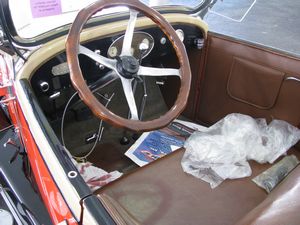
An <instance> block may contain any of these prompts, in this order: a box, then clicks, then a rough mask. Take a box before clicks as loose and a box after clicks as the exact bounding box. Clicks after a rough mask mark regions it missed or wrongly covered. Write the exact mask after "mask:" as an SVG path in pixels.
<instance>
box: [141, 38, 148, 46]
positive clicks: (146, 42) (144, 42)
mask: <svg viewBox="0 0 300 225" xmlns="http://www.w3.org/2000/svg"><path fill="white" fill-rule="evenodd" d="M142 43H143V44H146V45H147V46H149V44H150V41H149V40H148V39H147V38H144V39H143V40H142Z"/></svg>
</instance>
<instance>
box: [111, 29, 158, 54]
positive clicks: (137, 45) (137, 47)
mask: <svg viewBox="0 0 300 225" xmlns="http://www.w3.org/2000/svg"><path fill="white" fill-rule="evenodd" d="M123 40H124V35H122V36H121V37H119V38H117V39H116V40H115V41H114V42H113V43H112V44H111V45H110V47H109V48H108V51H107V56H108V57H109V58H116V57H117V56H119V55H120V54H121V49H122V45H123ZM141 46H143V48H141ZM144 46H147V47H144ZM153 46H154V39H153V37H152V36H151V35H150V34H148V33H146V32H142V31H137V32H134V33H133V38H132V44H131V50H130V52H131V54H132V56H134V57H135V58H136V59H140V58H145V57H146V56H147V55H148V54H149V53H150V52H151V50H152V49H153Z"/></svg>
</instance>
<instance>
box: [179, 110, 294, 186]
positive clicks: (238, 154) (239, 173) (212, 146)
mask: <svg viewBox="0 0 300 225" xmlns="http://www.w3.org/2000/svg"><path fill="white" fill-rule="evenodd" d="M299 139H300V130H299V129H298V128H296V127H294V126H292V125H290V124H289V123H287V122H285V121H282V120H273V121H272V122H271V123H270V124H269V125H268V124H267V122H266V120H265V119H253V118H252V117H250V116H247V115H243V114H238V113H233V114H229V115H227V116H226V117H225V118H224V119H222V120H220V121H219V122H217V123H216V124H214V125H213V126H211V127H209V128H208V129H207V131H205V132H198V131H196V132H195V133H193V134H192V135H191V136H190V137H189V138H188V140H187V141H186V142H185V145H184V147H185V148H186V151H185V154H184V156H183V158H182V161H181V165H182V168H183V170H184V171H185V172H186V173H189V174H191V175H193V176H195V177H197V178H200V179H202V180H204V181H206V182H208V183H209V184H210V186H211V188H215V187H217V186H218V185H219V184H221V183H222V182H223V181H224V180H225V179H236V178H242V177H247V176H250V175H251V173H252V171H251V168H250V165H249V163H248V160H255V161H257V162H259V163H266V162H269V163H273V162H274V161H275V160H276V159H277V158H278V157H279V156H281V155H283V154H285V153H286V151H287V150H288V149H289V148H290V147H292V146H293V145H295V144H296V143H297V142H298V140H299Z"/></svg>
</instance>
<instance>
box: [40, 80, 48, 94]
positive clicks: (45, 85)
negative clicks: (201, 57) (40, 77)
mask: <svg viewBox="0 0 300 225" xmlns="http://www.w3.org/2000/svg"><path fill="white" fill-rule="evenodd" d="M49 87H50V86H49V83H48V82H46V81H41V82H40V88H41V91H42V92H47V91H48V90H49Z"/></svg>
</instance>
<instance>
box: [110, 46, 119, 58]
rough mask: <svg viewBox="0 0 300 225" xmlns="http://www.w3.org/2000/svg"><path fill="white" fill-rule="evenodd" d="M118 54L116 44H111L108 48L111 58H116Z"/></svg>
mask: <svg viewBox="0 0 300 225" xmlns="http://www.w3.org/2000/svg"><path fill="white" fill-rule="evenodd" d="M117 55H118V49H117V47H115V46H111V47H110V48H109V49H108V56H109V57H111V58H115V57H116V56H117Z"/></svg>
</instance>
